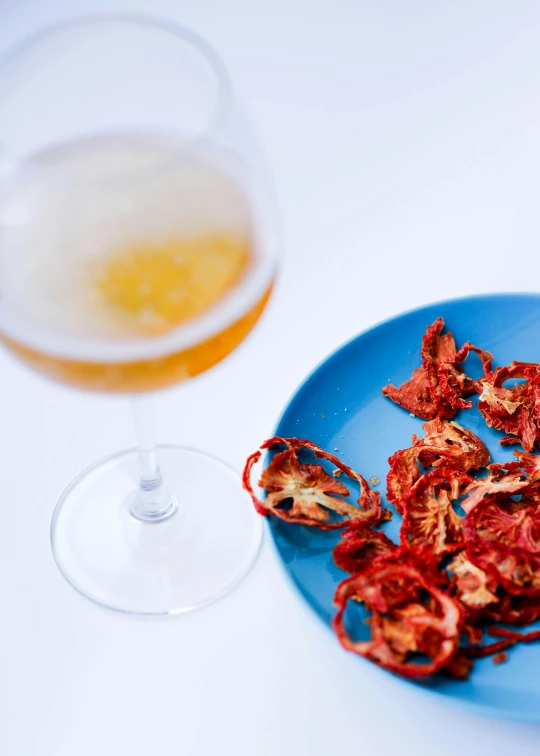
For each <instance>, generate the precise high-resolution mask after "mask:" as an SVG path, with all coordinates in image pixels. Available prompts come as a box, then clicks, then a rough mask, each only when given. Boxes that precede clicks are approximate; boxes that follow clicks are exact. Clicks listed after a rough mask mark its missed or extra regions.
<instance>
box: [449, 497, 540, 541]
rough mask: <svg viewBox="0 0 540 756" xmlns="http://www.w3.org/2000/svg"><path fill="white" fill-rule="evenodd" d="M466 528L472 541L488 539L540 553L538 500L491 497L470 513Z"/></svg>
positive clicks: (539, 509)
mask: <svg viewBox="0 0 540 756" xmlns="http://www.w3.org/2000/svg"><path fill="white" fill-rule="evenodd" d="M464 527H465V533H466V536H467V540H468V542H470V543H472V542H475V543H476V542H479V541H482V542H489V544H491V543H495V544H497V545H500V546H509V547H512V548H514V547H518V548H521V549H524V550H525V551H530V552H532V553H535V552H538V553H539V554H540V503H539V502H529V501H527V500H523V501H514V500H513V499H495V498H493V497H488V498H486V499H484V501H483V502H482V503H481V504H479V505H478V506H477V507H475V508H474V509H473V511H472V512H470V513H469V514H468V515H467V517H466V518H465V520H464ZM486 548H487V547H486Z"/></svg>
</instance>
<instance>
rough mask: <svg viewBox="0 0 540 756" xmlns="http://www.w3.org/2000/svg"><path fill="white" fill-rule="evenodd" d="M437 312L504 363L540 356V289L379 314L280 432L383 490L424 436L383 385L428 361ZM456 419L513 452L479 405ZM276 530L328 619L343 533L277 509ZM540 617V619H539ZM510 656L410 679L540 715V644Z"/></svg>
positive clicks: (496, 452)
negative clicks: (383, 317)
mask: <svg viewBox="0 0 540 756" xmlns="http://www.w3.org/2000/svg"><path fill="white" fill-rule="evenodd" d="M439 316H442V317H443V318H444V320H445V322H446V325H447V327H448V329H449V330H451V331H452V333H453V334H454V336H455V338H456V342H457V344H458V346H460V345H461V344H463V343H464V342H465V341H467V340H469V341H472V343H473V344H476V345H478V346H480V347H482V348H484V349H488V350H489V351H491V352H492V353H493V354H494V356H495V363H496V364H497V365H506V364H508V363H509V362H511V361H512V360H514V359H516V360H525V361H531V362H540V296H539V295H535V294H500V295H488V296H475V297H468V298H466V299H459V300H452V301H448V302H440V303H437V304H434V305H429V306H427V307H423V308H421V309H418V310H414V311H412V312H407V313H405V314H403V315H400V316H398V317H396V318H394V319H392V320H389V321H387V322H385V323H381V324H380V325H378V326H375V327H374V328H372V329H370V330H369V331H366V332H365V333H362V334H360V335H359V336H357V337H356V338H354V339H353V340H352V341H350V342H348V343H347V344H345V345H344V346H342V347H340V348H339V349H338V350H337V351H336V352H334V354H332V355H331V356H330V357H328V358H327V359H326V360H325V361H324V362H323V363H322V364H321V365H320V366H319V367H318V368H316V370H315V371H314V372H313V373H312V374H311V375H310V376H309V377H308V378H307V379H306V380H305V382H304V383H303V384H302V385H301V386H300V388H299V389H298V391H297V392H296V394H295V395H294V397H293V398H292V400H291V401H290V402H289V405H288V406H287V408H286V409H285V411H284V413H283V415H282V417H281V419H280V421H279V423H278V426H277V428H276V434H277V435H279V436H297V437H299V438H307V439H310V440H312V441H314V442H315V443H316V444H318V445H319V446H321V447H323V448H324V449H326V450H328V451H332V452H334V453H335V454H337V455H338V456H339V457H340V458H341V459H343V461H344V462H345V463H346V464H348V465H350V466H351V467H352V468H353V469H354V470H358V471H359V472H361V473H362V474H363V475H364V477H366V478H370V477H372V476H377V477H378V478H380V481H381V483H380V484H379V486H378V488H379V490H381V493H383V497H384V488H385V485H384V481H385V478H386V473H387V470H388V464H387V459H388V457H389V456H390V455H391V454H392V453H393V452H394V451H396V449H403V448H405V447H407V446H410V442H411V434H413V433H417V434H420V435H421V434H422V427H421V421H420V420H419V419H417V418H414V417H411V416H410V414H409V413H408V412H406V411H405V410H403V409H401V408H400V407H397V406H396V405H395V404H393V403H392V402H391V401H390V400H388V399H385V398H384V397H383V395H382V393H381V388H382V387H383V386H385V385H386V384H387V383H390V382H391V383H394V384H395V385H400V384H401V383H402V382H403V381H405V380H407V379H408V378H409V377H410V375H411V373H412V371H413V369H414V368H415V367H417V366H418V365H419V363H420V340H421V336H422V334H423V333H424V332H425V328H426V326H427V325H428V324H429V323H432V322H433V321H434V320H435V319H436V318H437V317H439ZM473 363H474V364H475V366H476V358H475V357H472V356H471V357H470V358H469V361H468V363H467V369H468V371H469V372H472V366H473ZM479 373H480V370H479V372H478V374H479ZM456 420H457V422H458V423H460V424H462V425H464V426H465V427H466V428H470V429H471V430H472V431H474V432H475V433H477V434H478V435H479V436H480V437H481V438H482V439H483V441H484V442H485V443H486V444H487V446H488V447H489V450H490V452H491V456H492V460H493V461H495V462H503V461H505V460H508V459H510V458H511V457H512V447H510V448H509V447H506V448H503V447H501V446H500V445H499V439H500V438H501V436H502V434H501V433H497V432H496V431H492V430H490V429H489V428H487V426H486V424H485V422H484V420H483V419H482V417H481V416H480V414H479V412H478V410H477V408H476V406H475V407H473V408H472V409H470V410H466V411H464V412H460V413H458V415H457V416H456ZM399 519H400V518H399V517H398V516H394V518H393V520H392V521H391V522H390V523H388V525H387V533H388V535H389V536H390V537H392V538H393V539H394V540H397V534H398V532H399ZM270 530H271V533H272V535H273V538H274V541H275V544H276V547H277V550H278V552H279V554H280V556H281V559H282V560H283V563H284V566H285V569H286V570H287V572H288V573H289V575H290V577H291V578H292V580H293V582H294V583H295V584H296V586H297V587H298V589H299V590H300V592H301V594H302V595H303V597H304V598H305V599H306V600H307V602H308V603H309V604H310V606H311V607H312V609H313V610H314V612H315V613H316V614H317V615H318V616H319V617H320V618H321V619H322V621H323V622H324V623H326V624H327V625H328V626H330V622H331V618H332V616H333V614H334V609H333V606H332V600H333V596H334V592H335V589H336V586H337V585H338V583H339V582H340V581H341V580H343V579H344V578H345V577H346V575H345V573H344V572H342V571H341V570H339V569H338V568H337V567H336V566H335V564H334V562H333V560H332V548H333V546H334V544H335V543H336V542H337V541H338V540H339V534H338V533H335V532H322V531H318V530H316V529H314V528H308V527H305V526H299V525H290V524H287V523H285V522H282V521H280V520H278V519H277V518H270ZM538 626H539V623H537V625H534V626H532V627H538ZM337 642H338V641H337V639H336V643H337ZM343 653H347V652H346V651H343ZM509 657H510V658H509V660H508V662H507V663H506V664H502V665H498V666H497V665H495V664H493V661H492V660H491V659H483V660H480V661H478V662H476V664H475V669H474V671H473V673H472V675H471V679H470V680H469V681H467V682H459V681H454V680H448V679H444V678H442V677H438V676H436V677H434V678H433V679H430V680H428V681H425V682H420V683H407V684H415V685H420V686H421V687H423V688H424V689H427V690H429V691H430V692H432V693H436V694H438V695H440V696H445V697H447V698H448V699H449V700H452V701H455V702H461V703H463V704H466V705H467V706H472V707H475V708H478V707H481V709H482V710H483V712H484V713H489V714H492V715H495V716H500V717H509V718H514V719H522V720H530V721H540V643H539V644H536V645H530V646H518V647H516V648H515V649H512V650H511V651H510V653H509ZM351 663H357V664H358V665H359V667H358V674H361V673H362V668H361V665H362V664H369V662H367V661H365V660H363V659H361V658H360V657H356V656H354V655H353V654H351ZM385 674H386V673H385ZM398 679H399V680H401V678H397V677H396V680H398Z"/></svg>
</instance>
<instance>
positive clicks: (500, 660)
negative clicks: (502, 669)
mask: <svg viewBox="0 0 540 756" xmlns="http://www.w3.org/2000/svg"><path fill="white" fill-rule="evenodd" d="M507 661H508V654H507V652H506V651H501V652H500V653H498V654H495V656H494V657H493V664H505V663H506V662H507Z"/></svg>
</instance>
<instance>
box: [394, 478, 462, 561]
mask: <svg viewBox="0 0 540 756" xmlns="http://www.w3.org/2000/svg"><path fill="white" fill-rule="evenodd" d="M470 482H471V478H470V477H469V476H468V475H466V474H465V473H462V472H460V471H458V470H452V469H450V468H445V467H438V468H437V469H435V470H432V471H431V472H428V473H425V474H424V475H422V477H421V478H420V479H419V480H418V481H417V482H416V483H415V484H414V485H413V486H412V488H411V490H410V491H409V493H408V495H407V496H406V497H404V498H403V499H402V502H401V509H402V511H403V523H402V525H401V532H400V539H401V543H403V544H408V545H411V546H427V547H429V548H430V549H431V551H432V553H434V554H444V553H448V552H452V551H455V550H456V549H457V548H459V547H460V546H461V545H462V543H463V530H462V526H461V519H462V518H461V517H460V516H459V515H458V514H457V512H456V511H455V510H454V508H453V506H452V502H454V501H457V499H458V498H459V496H460V495H461V493H462V491H463V489H464V488H465V487H466V486H467V485H468V484H469V483H470Z"/></svg>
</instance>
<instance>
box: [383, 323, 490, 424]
mask: <svg viewBox="0 0 540 756" xmlns="http://www.w3.org/2000/svg"><path fill="white" fill-rule="evenodd" d="M443 328H444V320H443V319H442V318H437V320H436V321H435V322H434V323H432V324H431V325H430V326H428V328H427V330H426V333H425V334H424V336H423V337H422V349H421V357H422V367H419V368H416V369H415V370H414V372H413V374H412V376H411V379H410V380H409V381H406V382H405V383H404V384H402V385H401V386H400V387H399V388H398V387H396V386H393V385H392V384H390V385H388V386H385V387H384V388H383V394H384V395H385V396H387V397H388V398H389V399H391V400H392V401H393V402H395V403H396V404H399V405H400V406H401V407H403V408H404V409H406V410H408V411H409V412H412V413H413V414H414V415H416V416H417V417H421V418H423V419H424V420H433V419H434V418H436V417H438V418H451V417H453V416H454V415H455V413H456V411H457V410H458V409H467V408H469V407H471V406H472V402H470V401H466V400H465V399H464V397H467V396H471V395H472V394H474V392H475V391H476V390H477V382H476V381H473V380H472V379H471V378H469V377H468V376H467V375H466V374H465V372H464V370H463V368H462V367H461V364H460V363H461V362H463V361H464V360H465V359H466V358H467V356H468V355H469V353H470V352H476V353H477V354H478V355H480V359H481V360H482V365H483V369H484V374H485V375H491V361H492V359H493V357H492V356H491V354H489V352H485V351H483V350H481V349H478V347H475V346H473V345H472V344H470V343H469V342H467V343H466V344H464V345H463V346H462V347H461V349H460V350H459V351H456V343H455V341H454V337H453V336H452V334H451V333H449V332H448V333H445V334H443V333H442V330H443Z"/></svg>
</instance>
